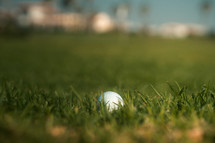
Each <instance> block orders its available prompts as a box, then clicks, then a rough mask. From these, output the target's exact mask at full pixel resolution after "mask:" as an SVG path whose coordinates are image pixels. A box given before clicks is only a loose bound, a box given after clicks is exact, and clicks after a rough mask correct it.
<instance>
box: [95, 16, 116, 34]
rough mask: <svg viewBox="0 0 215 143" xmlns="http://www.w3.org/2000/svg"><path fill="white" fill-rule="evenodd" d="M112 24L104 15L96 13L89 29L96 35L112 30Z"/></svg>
mask: <svg viewBox="0 0 215 143" xmlns="http://www.w3.org/2000/svg"><path fill="white" fill-rule="evenodd" d="M114 27H115V25H114V22H113V21H112V19H111V18H110V17H109V16H108V15H107V14H106V13H97V14H95V15H94V16H93V17H92V19H91V28H92V30H93V31H95V32H97V33H104V32H109V31H112V30H114Z"/></svg>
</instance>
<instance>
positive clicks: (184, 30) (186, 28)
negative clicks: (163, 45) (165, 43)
mask: <svg viewBox="0 0 215 143" xmlns="http://www.w3.org/2000/svg"><path fill="white" fill-rule="evenodd" d="M155 33H156V32H155ZM204 34H205V29H204V27H203V26H201V25H198V24H182V23H165V24H163V25H161V26H160V27H159V29H158V30H157V35H159V36H162V37H165V38H186V37H188V36H204Z"/></svg>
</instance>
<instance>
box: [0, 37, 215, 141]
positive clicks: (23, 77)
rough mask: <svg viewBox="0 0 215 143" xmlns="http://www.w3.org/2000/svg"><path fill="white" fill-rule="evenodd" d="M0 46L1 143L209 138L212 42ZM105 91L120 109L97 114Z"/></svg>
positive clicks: (118, 40)
mask: <svg viewBox="0 0 215 143" xmlns="http://www.w3.org/2000/svg"><path fill="white" fill-rule="evenodd" d="M0 43H1V47H0V79H1V81H0V107H1V108H0V142H143V141H146V142H213V140H214V138H215V115H214V107H215V100H214V98H215V97H214V96H215V86H214V77H215V75H214V72H215V67H214V61H215V57H214V53H215V49H214V47H215V42H214V41H213V40H211V39H186V40H164V39H159V38H147V37H142V36H129V35H102V36H98V35H81V34H80V35H32V36H30V37H26V38H24V39H23V38H20V39H16V38H10V39H5V38H1V39H0ZM167 81H169V82H167ZM175 81H177V82H175ZM107 90H113V91H116V92H118V93H119V94H120V95H122V97H123V99H124V101H125V106H124V107H123V108H122V109H120V110H118V111H114V112H112V113H109V112H107V111H106V110H105V108H102V109H101V108H100V110H98V105H97V97H98V96H99V95H100V94H101V93H102V92H103V91H107Z"/></svg>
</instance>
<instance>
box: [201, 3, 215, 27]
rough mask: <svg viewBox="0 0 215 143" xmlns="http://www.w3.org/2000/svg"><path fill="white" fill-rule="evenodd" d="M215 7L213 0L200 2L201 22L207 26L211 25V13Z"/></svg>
mask: <svg viewBox="0 0 215 143" xmlns="http://www.w3.org/2000/svg"><path fill="white" fill-rule="evenodd" d="M212 9H213V1H212V0H202V1H201V3H200V14H201V16H200V17H201V22H202V23H203V24H204V25H206V26H207V27H209V26H210V16H211V15H210V14H211V11H212Z"/></svg>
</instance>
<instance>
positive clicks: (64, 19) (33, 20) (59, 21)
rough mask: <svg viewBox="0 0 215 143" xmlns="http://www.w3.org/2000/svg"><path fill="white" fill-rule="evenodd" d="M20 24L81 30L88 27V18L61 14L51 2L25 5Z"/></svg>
mask: <svg viewBox="0 0 215 143" xmlns="http://www.w3.org/2000/svg"><path fill="white" fill-rule="evenodd" d="M20 9H21V14H20V15H18V22H19V24H20V25H22V26H30V25H31V26H34V27H42V28H55V27H60V28H63V29H65V30H81V29H84V28H85V27H86V20H85V19H86V18H85V17H84V16H83V15H81V14H78V13H60V12H59V10H57V8H56V7H55V6H54V5H53V4H52V3H49V2H32V3H24V4H23V5H21V7H20Z"/></svg>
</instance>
